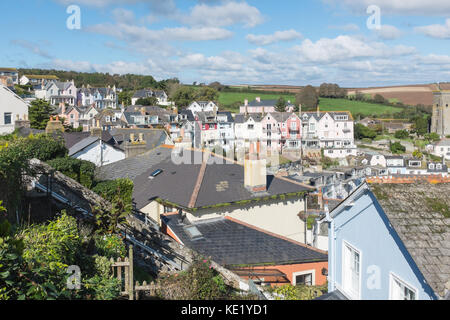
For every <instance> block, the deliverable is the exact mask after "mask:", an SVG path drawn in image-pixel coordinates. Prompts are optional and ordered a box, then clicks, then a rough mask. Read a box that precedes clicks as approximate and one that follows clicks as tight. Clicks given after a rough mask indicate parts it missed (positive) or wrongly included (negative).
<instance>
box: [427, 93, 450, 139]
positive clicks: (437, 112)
mask: <svg viewBox="0 0 450 320" xmlns="http://www.w3.org/2000/svg"><path fill="white" fill-rule="evenodd" d="M431 132H435V133H437V134H438V135H440V136H442V137H445V136H448V135H450V90H441V88H440V86H439V85H438V90H436V91H433V117H432V120H431Z"/></svg>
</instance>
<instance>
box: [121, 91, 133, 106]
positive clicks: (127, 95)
mask: <svg viewBox="0 0 450 320" xmlns="http://www.w3.org/2000/svg"><path fill="white" fill-rule="evenodd" d="M132 97H133V92H132V91H122V92H119V94H118V99H119V104H121V105H123V106H129V105H131V98H132Z"/></svg>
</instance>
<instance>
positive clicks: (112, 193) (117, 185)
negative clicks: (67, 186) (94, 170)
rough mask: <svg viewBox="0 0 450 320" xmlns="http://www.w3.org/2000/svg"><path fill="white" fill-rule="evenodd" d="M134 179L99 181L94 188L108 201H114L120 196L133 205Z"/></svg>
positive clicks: (127, 203) (126, 202)
mask: <svg viewBox="0 0 450 320" xmlns="http://www.w3.org/2000/svg"><path fill="white" fill-rule="evenodd" d="M133 188H134V185H133V181H131V180H130V179H117V180H110V181H104V182H100V183H98V184H97V185H96V186H95V187H94V188H93V189H92V190H93V191H94V192H95V193H97V194H99V195H100V196H102V197H103V198H105V199H106V200H108V201H111V202H114V200H115V198H116V197H120V198H121V199H122V200H123V201H124V203H125V204H126V205H132V199H133Z"/></svg>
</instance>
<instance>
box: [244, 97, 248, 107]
mask: <svg viewBox="0 0 450 320" xmlns="http://www.w3.org/2000/svg"><path fill="white" fill-rule="evenodd" d="M244 105H245V106H246V107H247V106H248V99H245V100H244Z"/></svg>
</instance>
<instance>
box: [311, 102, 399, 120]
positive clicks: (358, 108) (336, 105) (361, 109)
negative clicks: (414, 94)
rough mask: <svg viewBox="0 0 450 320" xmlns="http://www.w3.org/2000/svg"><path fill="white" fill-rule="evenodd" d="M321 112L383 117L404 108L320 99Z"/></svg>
mask: <svg viewBox="0 0 450 320" xmlns="http://www.w3.org/2000/svg"><path fill="white" fill-rule="evenodd" d="M319 105H320V110H322V111H350V112H351V113H352V114H353V115H354V114H357V113H361V114H362V115H364V116H370V115H381V114H387V113H391V114H394V113H396V112H401V111H402V110H403V109H402V108H397V107H391V106H386V105H382V104H375V103H368V102H362V101H351V100H347V99H328V98H320V103H319Z"/></svg>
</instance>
